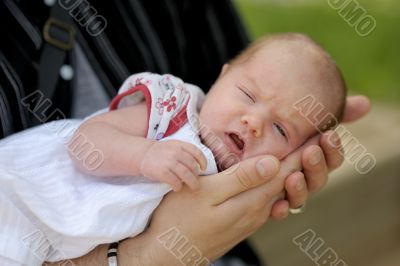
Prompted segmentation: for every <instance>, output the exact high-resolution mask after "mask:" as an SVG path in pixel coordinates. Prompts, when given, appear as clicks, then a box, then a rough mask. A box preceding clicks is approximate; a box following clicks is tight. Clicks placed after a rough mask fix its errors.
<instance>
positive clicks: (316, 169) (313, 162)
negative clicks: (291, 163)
mask: <svg viewBox="0 0 400 266" xmlns="http://www.w3.org/2000/svg"><path fill="white" fill-rule="evenodd" d="M302 164H303V172H304V176H305V177H306V181H307V187H308V192H310V193H312V192H316V191H318V190H320V189H321V188H322V187H323V186H325V184H326V183H327V181H328V167H327V166H326V162H325V157H324V153H323V152H322V150H321V148H320V147H319V146H318V145H311V146H309V147H307V148H306V149H305V150H304V152H303V156H302Z"/></svg>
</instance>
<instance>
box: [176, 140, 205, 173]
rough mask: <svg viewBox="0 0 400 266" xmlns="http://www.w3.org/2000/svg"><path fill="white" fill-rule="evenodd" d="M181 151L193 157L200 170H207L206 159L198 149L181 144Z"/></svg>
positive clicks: (188, 144)
mask: <svg viewBox="0 0 400 266" xmlns="http://www.w3.org/2000/svg"><path fill="white" fill-rule="evenodd" d="M182 149H183V150H184V151H185V152H187V153H189V154H190V155H192V156H193V158H194V159H195V160H196V161H197V162H198V164H199V166H200V168H201V170H203V171H204V170H206V169H207V159H206V157H205V156H204V154H203V153H202V152H201V150H200V149H199V148H197V147H196V146H195V145H193V144H190V143H183V144H182Z"/></svg>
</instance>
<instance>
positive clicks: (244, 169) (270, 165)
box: [202, 155, 279, 205]
mask: <svg viewBox="0 0 400 266" xmlns="http://www.w3.org/2000/svg"><path fill="white" fill-rule="evenodd" d="M278 171H279V161H278V159H276V158H275V157H274V156H271V155H267V156H258V157H254V158H249V159H247V160H244V161H241V162H239V163H237V164H235V165H233V166H231V167H229V168H228V169H226V170H225V171H223V172H221V173H218V174H216V175H211V176H207V177H204V178H203V182H202V186H204V190H205V191H209V192H210V191H211V192H212V191H215V193H210V197H209V200H211V204H213V205H218V204H220V203H222V202H224V201H226V200H227V199H229V198H231V197H233V196H235V195H237V194H240V193H242V192H244V191H246V190H249V189H251V188H253V187H256V186H259V185H260V184H263V183H265V182H267V181H268V180H270V179H272V178H273V177H274V176H275V175H276V174H277V173H278Z"/></svg>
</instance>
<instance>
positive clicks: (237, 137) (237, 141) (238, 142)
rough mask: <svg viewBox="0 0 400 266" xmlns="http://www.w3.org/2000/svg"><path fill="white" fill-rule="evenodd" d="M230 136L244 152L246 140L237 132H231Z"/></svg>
mask: <svg viewBox="0 0 400 266" xmlns="http://www.w3.org/2000/svg"><path fill="white" fill-rule="evenodd" d="M228 136H229V138H230V139H231V140H232V142H233V143H234V144H235V145H236V148H237V149H238V150H239V151H240V152H242V151H243V148H244V141H243V140H242V139H241V138H240V137H239V136H238V135H237V134H235V133H229V135H228Z"/></svg>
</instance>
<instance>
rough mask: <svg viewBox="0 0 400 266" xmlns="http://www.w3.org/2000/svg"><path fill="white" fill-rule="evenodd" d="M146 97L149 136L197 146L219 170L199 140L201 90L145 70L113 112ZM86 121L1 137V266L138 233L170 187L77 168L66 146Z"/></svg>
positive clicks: (69, 254)
mask: <svg viewBox="0 0 400 266" xmlns="http://www.w3.org/2000/svg"><path fill="white" fill-rule="evenodd" d="M143 95H144V98H145V100H146V103H147V107H148V111H149V112H150V113H149V114H150V116H149V117H150V119H149V127H148V132H147V137H148V138H152V139H158V140H161V141H163V140H168V139H178V140H182V141H186V142H190V143H193V144H194V145H196V146H197V147H198V148H199V149H200V150H201V151H202V152H203V153H204V155H205V156H206V158H207V170H206V171H205V172H204V173H203V174H205V175H208V174H213V173H216V172H217V166H216V163H215V160H214V157H213V155H212V153H211V151H210V150H209V149H208V148H207V147H205V146H204V145H203V144H202V143H201V142H200V138H199V137H198V126H197V124H198V123H197V110H198V109H199V108H200V106H201V104H202V102H203V98H204V94H203V92H202V91H201V90H200V89H199V88H198V87H196V86H193V85H190V84H185V83H183V82H182V81H181V80H180V79H178V78H175V77H173V76H171V75H163V76H160V75H156V74H150V73H142V74H137V75H133V76H131V77H130V78H128V79H127V81H125V83H124V84H123V86H122V87H121V89H120V91H119V93H118V95H117V97H116V98H115V99H114V100H113V101H112V103H111V106H110V109H116V108H123V107H124V106H129V105H132V104H136V103H138V102H139V101H141V100H142V99H143ZM103 111H106V110H103ZM81 123H82V120H59V121H55V122H51V123H48V124H44V125H41V126H38V127H35V128H31V129H28V130H25V131H23V132H21V133H18V134H14V135H12V136H10V137H8V138H6V139H4V140H1V141H0V215H1V221H0V265H41V264H42V263H43V262H44V261H58V260H64V259H70V258H75V257H80V256H82V255H84V254H87V253H88V252H89V251H90V250H92V249H93V248H95V247H96V246H97V245H99V244H103V243H110V242H114V241H118V240H121V239H124V238H127V237H132V236H135V235H137V234H139V233H140V232H142V231H143V230H144V229H145V227H146V225H147V223H148V221H149V218H150V216H151V214H152V212H153V210H154V209H155V208H156V207H157V205H158V204H159V203H160V201H161V199H162V197H163V196H164V195H165V194H166V193H167V192H169V191H170V190H171V188H170V186H169V185H167V184H163V183H157V182H152V181H150V180H148V179H146V178H144V177H132V176H121V177H96V176H90V175H87V174H84V173H81V172H79V171H78V170H77V169H75V168H74V166H73V163H72V161H71V160H70V158H69V155H68V152H67V148H66V144H67V143H68V141H69V140H71V137H72V135H73V133H74V131H75V129H76V128H77V127H79V125H80V124H81ZM94 150H95V148H94V147H93V151H94ZM88 160H89V159H88ZM92 161H93V160H92ZM2 258H3V261H2ZM12 261H14V264H12Z"/></svg>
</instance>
